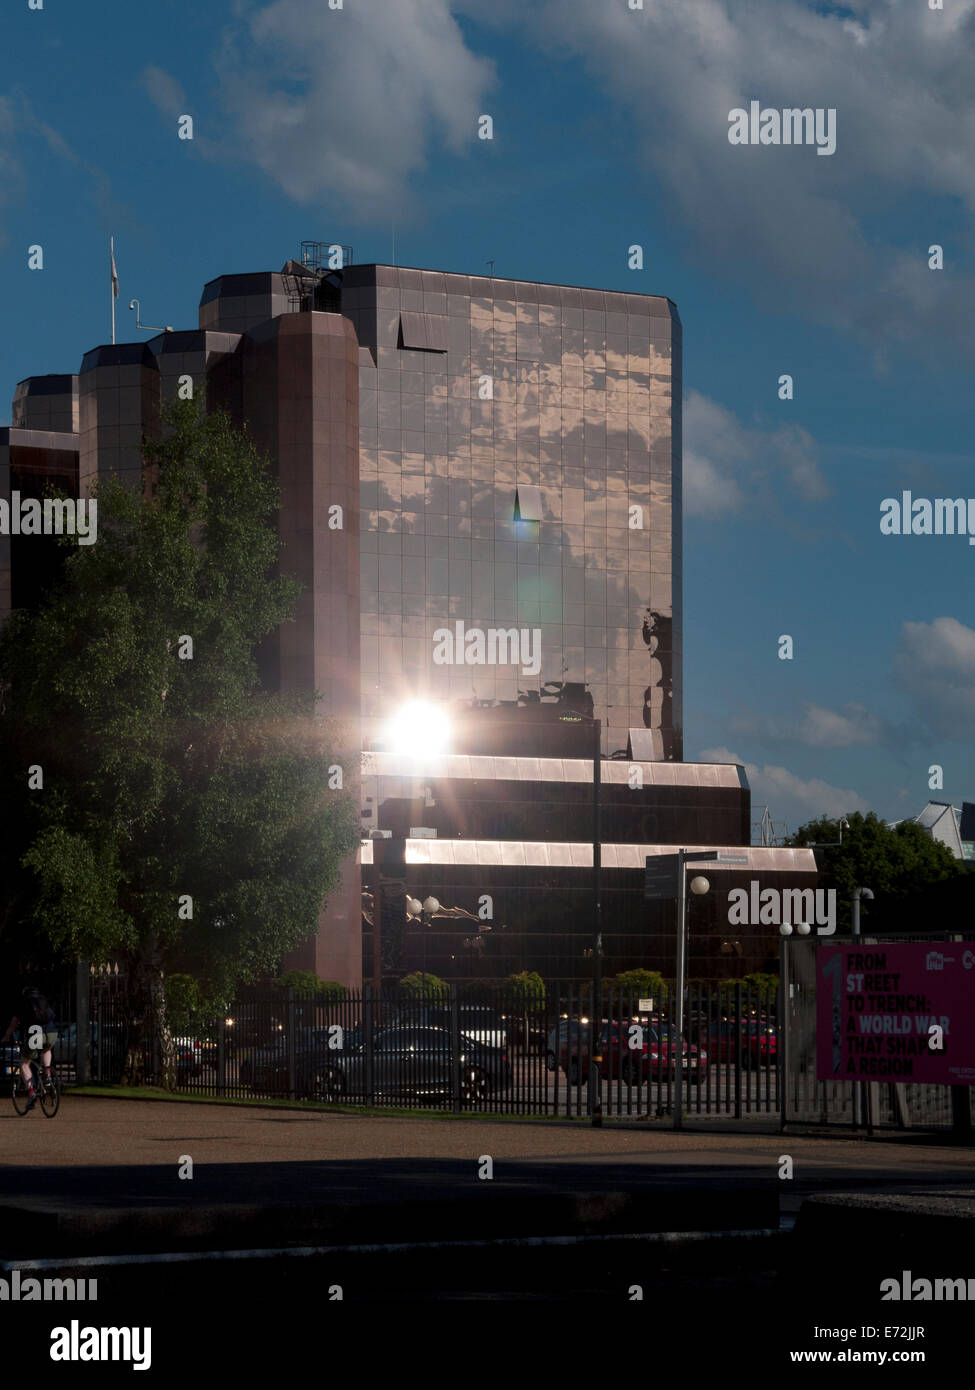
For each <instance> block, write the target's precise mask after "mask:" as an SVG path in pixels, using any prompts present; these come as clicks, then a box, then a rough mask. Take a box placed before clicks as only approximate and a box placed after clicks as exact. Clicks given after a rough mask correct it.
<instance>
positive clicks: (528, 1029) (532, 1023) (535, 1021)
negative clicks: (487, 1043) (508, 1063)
mask: <svg viewBox="0 0 975 1390" xmlns="http://www.w3.org/2000/svg"><path fill="white" fill-rule="evenodd" d="M501 1021H502V1022H503V1024H504V1027H505V1032H506V1033H507V1035H508V1043H509V1045H510V1046H511V1047H517V1048H519V1049H520V1050H521V1051H522V1052H534V1053H537V1054H540V1055H544V1054H545V1053H547V1052H548V1040H549V1033H548V1031H547V1030H546V1027H545V1018H544V1015H542V1014H531V1013H529V1014H528V1015H527V1016H526V1015H525V1014H517V1013H511V1014H502V1015H501Z"/></svg>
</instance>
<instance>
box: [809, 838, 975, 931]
mask: <svg viewBox="0 0 975 1390" xmlns="http://www.w3.org/2000/svg"><path fill="white" fill-rule="evenodd" d="M847 820H848V823H849V824H848V828H845V829H844V831H843V842H842V844H841V845H840V844H837V843H836V842H837V841H839V839H840V823H839V821H838V820H832V819H830V818H829V817H828V816H823V817H821V818H820V819H819V820H815V821H809V822H808V824H806V825H802V826H800V827H799V829H798V830H797V831H796V833H795V834H794V835H791V836H789V837H788V838H787V839H786V841H785V843H786V844H787V845H793V846H802V845H813V844H826V845H830V846H833V847H832V848H829V849H824V850H820V851H818V852H817V856H816V858H817V862H818V864H819V868H820V878H819V886H820V887H821V888H825V889H830V888H834V889H835V890H836V908H837V930H838V931H840V932H844V931H849V929H850V918H851V913H850V899H851V895H852V893H853V889H854V888H870V889H871V890H872V892H873V894H874V901H873V902H872V903H871V902H869V901H866V902H864V903H862V905H861V912H862V923H861V930H863V929H864V925H865V923H866V921H867V919H868V918H869V917H870V916H873V917H874V919H875V921H876V922H877V923H878V924H879V923H880V922H882V920H883V917H884V914H885V905H886V904H891V905H896V902H897V900H903V899H906V898H908V897H910V896H912V895H914V894H918V893H921V892H923V891H924V889H926V888H928V887H930V886H931V885H933V884H938V883H943V882H945V881H946V880H948V879H953V878H957V877H959V876H960V875H962V874H964V873H965V869H964V865H963V864H962V862H961V861H960V860H957V859H955V857H954V855H953V854H952V853H951V850H950V849H948V847H947V845H943V844H941V843H940V841H938V840H935V839H933V838H932V836H930V835H929V834H928V833H927V832H926V831H925V830H923V829H922V828H921V826H919V825H917V824H916V823H915V822H914V821H901V822H900V824H898V825H896V826H893V827H891V826H889V825H886V824H885V823H884V822H883V821H882V820H881V819H880V817H879V816H877V815H876V814H875V813H874V812H873V811H871V812H869V813H868V814H867V815H865V816H864V815H861V814H860V813H859V812H856V813H854V814H853V815H850V816H849V817H847Z"/></svg>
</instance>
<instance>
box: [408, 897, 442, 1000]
mask: <svg viewBox="0 0 975 1390" xmlns="http://www.w3.org/2000/svg"><path fill="white" fill-rule="evenodd" d="M413 901H414V902H415V901H416V899H415V898H414V900H413ZM439 911H440V900H439V899H438V898H434V897H429V898H425V899H424V901H423V903H422V904H421V908H420V930H421V932H422V933H423V942H422V949H423V987H424V989H425V988H426V975H427V926H428V925H429V921H430V918H431V917H432V916H433V914H434V913H435V912H439Z"/></svg>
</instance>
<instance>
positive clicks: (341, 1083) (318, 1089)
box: [311, 1067, 345, 1102]
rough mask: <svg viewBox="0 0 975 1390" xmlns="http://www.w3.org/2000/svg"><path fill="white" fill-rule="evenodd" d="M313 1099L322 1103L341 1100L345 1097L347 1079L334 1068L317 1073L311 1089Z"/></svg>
mask: <svg viewBox="0 0 975 1390" xmlns="http://www.w3.org/2000/svg"><path fill="white" fill-rule="evenodd" d="M311 1094H312V1099H313V1100H317V1101H320V1102H325V1101H332V1102H334V1101H337V1100H341V1099H342V1097H343V1096H344V1095H345V1077H344V1076H343V1075H342V1073H341V1072H340V1071H336V1070H335V1068H334V1067H330V1068H329V1069H328V1071H320V1072H316V1073H315V1077H314V1081H313V1082H312V1088H311Z"/></svg>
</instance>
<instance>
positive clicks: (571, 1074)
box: [558, 1021, 708, 1086]
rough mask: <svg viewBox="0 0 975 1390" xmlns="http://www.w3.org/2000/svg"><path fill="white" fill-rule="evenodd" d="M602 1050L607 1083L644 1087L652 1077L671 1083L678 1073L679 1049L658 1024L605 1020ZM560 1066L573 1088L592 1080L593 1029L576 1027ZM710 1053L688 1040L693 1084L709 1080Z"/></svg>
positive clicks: (567, 1036) (566, 1036)
mask: <svg viewBox="0 0 975 1390" xmlns="http://www.w3.org/2000/svg"><path fill="white" fill-rule="evenodd" d="M599 1050H600V1056H601V1057H602V1061H601V1062H600V1066H599V1069H600V1073H601V1075H602V1076H603V1078H604V1079H605V1080H610V1081H615V1080H617V1079H619V1080H622V1081H625V1082H626V1083H627V1085H640V1084H641V1083H642V1082H644V1081H646V1080H647V1079H648V1077H649V1078H651V1079H652V1080H654V1081H662V1080H664V1079H665V1078H669V1079H670V1080H671V1081H673V1080H674V1077H675V1076H676V1073H677V1049H676V1047H674V1045H673V1044H672V1043H671V1042H670V1041H669V1040H668V1038H667V1035H666V1030H665V1029H664V1030H661V1029H660V1028H659V1027H658V1025H656V1024H647V1023H619V1022H616V1021H608V1022H606V1021H604V1023H603V1026H602V1030H601V1033H600V1040H599ZM559 1053H560V1055H559V1059H558V1062H559V1066H560V1067H561V1068H562V1070H563V1071H564V1072H565V1074H566V1076H567V1077H568V1079H569V1082H570V1084H571V1085H578V1084H579V1083H580V1082H582V1083H583V1084H585V1083H586V1082H587V1081H588V1080H589V1027H588V1025H586V1024H578V1023H576V1024H573V1025H572V1026H571V1027H570V1028H567V1029H566V1030H565V1032H564V1033H563V1035H562V1036H561V1037H560V1039H559ZM707 1074H708V1054H707V1053H706V1052H705V1051H704V1050H703V1049H701V1048H698V1046H697V1045H696V1043H688V1042H687V1040H686V1039H685V1040H684V1078H685V1080H686V1081H688V1082H690V1083H691V1084H692V1085H695V1086H698V1085H701V1084H702V1083H703V1082H704V1081H706V1080H707Z"/></svg>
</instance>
